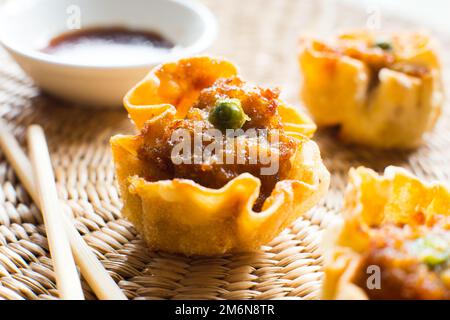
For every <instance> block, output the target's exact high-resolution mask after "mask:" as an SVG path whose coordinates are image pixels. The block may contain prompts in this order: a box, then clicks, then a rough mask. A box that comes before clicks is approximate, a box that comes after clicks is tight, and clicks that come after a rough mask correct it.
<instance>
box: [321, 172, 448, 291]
mask: <svg viewBox="0 0 450 320" xmlns="http://www.w3.org/2000/svg"><path fill="white" fill-rule="evenodd" d="M323 249H324V253H325V254H324V265H325V266H324V273H325V276H324V283H323V290H322V292H323V298H324V299H369V298H370V299H450V191H449V189H448V187H446V186H445V185H443V184H439V183H425V182H423V181H421V180H419V179H418V178H417V177H414V176H413V175H411V174H410V173H408V172H407V171H405V170H404V169H401V168H397V167H388V168H387V169H386V171H385V175H384V176H379V175H378V174H376V173H375V172H374V171H372V170H370V169H366V168H363V167H360V168H358V169H351V171H350V174H349V184H348V187H347V190H346V195H345V204H344V209H343V213H342V219H341V220H340V222H339V223H336V224H334V226H333V227H330V228H329V230H327V231H326V234H325V236H324V240H323Z"/></svg>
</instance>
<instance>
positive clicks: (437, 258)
mask: <svg viewBox="0 0 450 320" xmlns="http://www.w3.org/2000/svg"><path fill="white" fill-rule="evenodd" d="M410 248H411V251H412V253H413V254H414V255H415V256H417V257H418V258H419V260H420V261H422V262H424V263H426V264H427V265H428V266H430V267H436V266H438V265H441V264H443V263H445V262H447V260H448V259H450V248H449V242H448V239H446V237H445V235H439V234H429V235H427V236H425V237H424V238H420V239H417V240H416V241H414V242H413V243H412V244H411V247H410Z"/></svg>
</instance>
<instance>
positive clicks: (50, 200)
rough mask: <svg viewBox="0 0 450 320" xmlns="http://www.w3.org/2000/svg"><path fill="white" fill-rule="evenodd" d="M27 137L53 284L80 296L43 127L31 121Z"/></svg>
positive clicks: (69, 295)
mask: <svg viewBox="0 0 450 320" xmlns="http://www.w3.org/2000/svg"><path fill="white" fill-rule="evenodd" d="M27 138H28V145H29V148H30V160H31V166H32V168H33V173H34V181H35V183H36V187H37V189H38V195H39V203H40V204H41V211H42V216H43V217H44V222H45V230H46V232H47V239H48V244H49V247H50V254H51V257H52V261H53V269H54V271H55V276H56V287H57V288H58V291H59V293H60V296H61V298H63V299H68V300H83V299H84V295H83V290H82V289H81V283H80V278H79V276H78V272H77V268H76V266H75V261H74V260H73V256H72V250H71V249H70V244H69V239H68V237H67V235H66V233H65V232H64V230H65V229H64V225H63V221H62V219H61V217H60V216H61V208H60V206H59V200H58V193H57V189H56V184H55V177H54V175H53V169H52V165H51V161H50V155H49V152H48V147H47V142H46V140H45V136H44V131H43V130H42V128H41V127H39V126H37V125H32V126H30V127H29V128H28V131H27Z"/></svg>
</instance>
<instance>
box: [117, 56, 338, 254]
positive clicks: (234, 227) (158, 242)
mask: <svg viewBox="0 0 450 320" xmlns="http://www.w3.org/2000/svg"><path fill="white" fill-rule="evenodd" d="M218 99H222V100H221V101H222V102H223V101H225V102H224V103H225V104H227V103H228V104H230V103H231V104H239V105H242V110H243V112H245V114H246V118H245V124H244V125H243V127H242V129H245V130H246V129H249V128H258V129H264V128H266V129H267V130H268V132H269V135H272V133H273V132H274V131H273V130H275V129H277V130H279V131H280V138H279V147H277V148H271V147H270V146H268V145H266V144H265V142H262V140H252V138H250V137H247V136H246V135H242V136H239V137H236V141H238V139H240V140H239V141H240V143H243V144H244V145H245V146H246V147H247V148H260V149H261V148H266V147H267V149H268V150H269V153H271V154H272V153H276V154H277V155H279V159H280V168H279V172H278V173H277V174H274V175H271V176H270V175H269V176H262V175H259V173H258V172H259V171H257V170H256V169H259V168H261V166H262V165H261V164H257V165H256V167H255V166H254V165H252V164H249V163H248V162H245V163H244V164H226V165H225V164H218V163H216V162H215V160H214V158H213V157H211V158H208V159H203V160H202V161H201V162H200V163H195V162H193V163H191V164H175V163H174V162H173V159H172V158H170V155H171V151H173V150H174V149H173V147H174V145H173V141H172V140H171V139H170V138H169V137H171V136H172V135H171V134H173V133H174V131H175V130H177V129H180V128H182V129H185V130H187V132H188V133H189V134H192V136H193V137H194V138H195V136H194V132H195V130H194V127H195V123H200V124H201V125H202V126H203V127H204V128H211V127H213V125H212V124H211V122H210V121H209V120H211V118H210V117H208V114H209V115H210V114H211V108H213V107H214V105H217V103H218V102H217V101H218ZM124 104H125V107H126V109H127V111H128V113H129V116H130V118H131V119H132V121H133V122H134V124H135V125H136V128H137V129H138V130H139V131H140V132H139V133H138V134H137V135H116V136H114V137H112V138H111V145H112V151H113V157H114V162H115V166H116V175H117V178H118V182H119V185H120V191H121V196H122V200H123V203H124V205H123V209H122V212H123V215H124V216H125V217H126V218H127V219H129V220H130V221H131V222H132V223H133V224H134V225H135V227H136V229H137V230H138V232H139V233H140V234H141V235H142V237H143V238H144V239H145V241H146V242H147V244H148V245H149V247H150V248H151V249H156V250H165V251H169V252H176V253H183V254H186V255H193V254H200V255H214V254H222V253H225V252H237V251H248V250H253V249H256V248H258V247H259V246H260V245H261V244H264V243H266V242H268V241H270V240H271V239H272V238H274V237H275V236H276V235H277V234H278V233H279V232H280V231H281V230H282V229H283V228H285V227H287V226H288V225H289V224H290V223H291V222H292V221H294V220H295V219H296V218H298V217H299V216H300V215H301V214H302V213H304V212H305V211H307V210H309V209H311V208H312V207H313V206H314V205H315V204H316V203H317V202H318V201H319V199H320V198H321V197H322V196H323V195H324V194H325V192H326V190H327V189H328V184H329V173H328V171H327V170H326V168H325V167H324V165H323V163H322V160H321V157H320V152H319V149H318V147H317V145H316V144H315V143H314V142H313V141H311V140H310V139H309V137H310V136H311V135H312V134H313V133H314V131H315V125H314V123H313V122H312V121H311V120H310V119H309V118H308V117H307V116H305V115H304V114H302V113H300V112H299V111H298V110H296V109H295V108H293V107H291V106H288V105H286V104H284V103H283V102H282V101H281V100H279V99H278V91H277V90H273V89H267V88H261V87H257V86H254V85H251V84H249V83H247V82H245V81H243V80H242V79H241V78H240V77H239V76H238V72H237V69H236V67H235V66H234V65H233V64H232V63H230V62H228V61H226V60H223V59H216V58H211V57H206V56H204V57H193V58H188V59H182V60H179V61H177V62H172V63H166V64H163V65H161V66H159V67H156V68H155V69H153V70H152V71H151V72H150V73H149V74H148V75H147V76H146V78H145V79H144V80H142V81H141V82H140V83H138V84H137V85H136V86H135V87H134V88H133V89H131V91H130V92H129V93H128V94H127V95H126V96H125V98H124ZM239 107H240V106H239ZM203 127H202V128H203ZM202 132H203V131H202ZM202 134H203V133H202ZM233 139H234V138H233ZM233 141H234V140H233ZM203 147H204V146H203ZM246 150H247V149H246ZM255 168H256V169H255Z"/></svg>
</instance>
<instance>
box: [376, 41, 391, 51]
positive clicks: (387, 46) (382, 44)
mask: <svg viewBox="0 0 450 320" xmlns="http://www.w3.org/2000/svg"><path fill="white" fill-rule="evenodd" d="M374 47H378V48H380V49H383V50H386V51H388V50H392V49H393V47H392V43H390V42H388V41H377V42H375V44H374Z"/></svg>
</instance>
